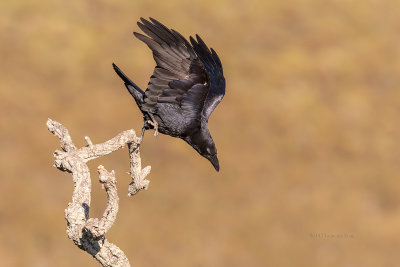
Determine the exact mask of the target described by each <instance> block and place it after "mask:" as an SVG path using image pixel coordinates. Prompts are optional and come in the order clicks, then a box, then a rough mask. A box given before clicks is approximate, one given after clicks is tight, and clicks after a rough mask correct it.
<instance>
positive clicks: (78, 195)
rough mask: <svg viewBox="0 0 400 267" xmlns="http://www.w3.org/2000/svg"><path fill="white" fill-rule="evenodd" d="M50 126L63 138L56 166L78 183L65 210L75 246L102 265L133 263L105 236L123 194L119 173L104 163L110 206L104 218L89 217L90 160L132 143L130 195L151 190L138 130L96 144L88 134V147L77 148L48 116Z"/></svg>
mask: <svg viewBox="0 0 400 267" xmlns="http://www.w3.org/2000/svg"><path fill="white" fill-rule="evenodd" d="M47 127H48V129H49V131H50V132H52V133H53V134H54V135H55V136H57V137H58V138H59V139H60V145H61V148H62V149H63V151H60V150H56V151H55V152H54V157H55V162H54V166H55V167H56V168H58V169H59V170H61V171H66V172H70V173H72V180H73V183H74V191H73V193H72V202H70V203H69V204H68V207H67V208H66V210H65V219H66V220H67V234H68V237H69V238H70V239H71V240H72V241H73V242H74V243H75V245H77V246H78V247H79V248H81V249H82V250H84V251H86V252H88V253H89V254H90V255H92V256H93V257H94V258H95V259H96V260H97V261H98V262H99V263H100V264H101V265H102V266H110V267H111V266H130V264H129V261H128V258H127V257H126V256H125V254H124V252H123V251H122V250H121V249H120V248H118V247H117V246H116V245H114V244H113V243H110V242H109V241H108V240H107V239H106V237H105V234H106V233H107V231H108V230H109V229H110V228H111V226H112V225H113V223H114V221H115V219H116V217H117V213H118V201H119V197H118V194H117V187H116V178H115V173H114V171H111V172H108V171H107V170H106V169H105V168H104V167H103V166H101V165H100V166H99V167H98V172H99V177H100V178H99V181H100V183H101V184H102V185H103V186H104V188H105V191H106V194H107V206H106V209H105V211H104V214H103V217H102V218H100V219H98V218H89V209H90V193H91V180H90V171H89V168H88V166H87V165H86V163H87V162H88V161H89V160H92V159H95V158H98V157H101V156H104V155H107V154H110V153H112V152H113V151H115V150H118V149H120V148H122V147H123V146H125V145H128V148H129V160H130V175H131V177H132V182H131V183H130V184H129V188H128V194H129V195H134V194H136V193H138V192H139V191H140V190H141V189H147V188H148V185H149V181H148V180H147V179H146V176H147V175H148V174H149V172H150V166H147V167H145V168H144V169H141V159H140V153H139V138H137V137H136V134H135V131H133V130H127V131H124V132H122V133H120V134H118V135H117V136H115V137H114V138H112V139H110V140H108V141H106V142H104V143H102V144H93V143H92V141H91V140H90V138H89V137H87V136H85V139H86V141H87V143H88V146H85V147H82V148H79V149H77V148H76V146H75V145H74V144H73V142H72V139H71V136H70V135H69V133H68V130H67V129H66V128H65V127H64V126H63V125H61V124H60V123H58V122H56V121H53V120H51V119H48V121H47Z"/></svg>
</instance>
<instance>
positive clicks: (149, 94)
mask: <svg viewBox="0 0 400 267" xmlns="http://www.w3.org/2000/svg"><path fill="white" fill-rule="evenodd" d="M150 20H151V22H150V21H147V20H145V19H143V18H141V22H138V26H139V28H140V29H141V30H142V31H143V32H144V33H145V34H146V35H147V36H146V35H143V34H140V33H136V32H135V33H134V34H135V36H136V37H137V38H138V39H139V40H141V41H143V42H144V43H146V44H147V46H148V47H149V48H150V49H151V50H152V51H153V57H154V60H155V62H156V63H157V66H156V67H155V69H154V72H153V75H152V76H151V78H150V82H149V84H148V86H147V90H146V91H145V96H144V104H143V106H142V108H143V110H145V111H147V112H152V111H155V110H156V109H157V108H158V106H157V105H158V104H159V103H170V104H175V105H178V106H179V107H180V108H181V109H182V112H183V113H184V115H185V118H187V119H188V120H190V121H193V122H197V121H199V118H200V116H201V112H202V110H203V107H204V101H205V99H206V96H207V93H208V90H209V86H208V78H207V73H206V71H205V68H204V66H203V63H202V62H201V60H200V59H199V58H198V56H197V55H196V53H195V52H194V50H193V48H192V46H191V45H190V44H189V42H188V41H187V40H186V39H185V38H184V37H182V35H180V34H179V33H178V32H176V31H174V30H169V29H168V28H166V27H165V26H164V25H162V24H161V23H160V22H158V21H156V20H154V19H152V18H150Z"/></svg>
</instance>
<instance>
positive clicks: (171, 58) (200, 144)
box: [113, 18, 225, 171]
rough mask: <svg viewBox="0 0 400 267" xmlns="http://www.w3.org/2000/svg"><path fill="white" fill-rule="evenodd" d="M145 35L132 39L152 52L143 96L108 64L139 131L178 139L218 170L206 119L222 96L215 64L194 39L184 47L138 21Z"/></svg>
mask: <svg viewBox="0 0 400 267" xmlns="http://www.w3.org/2000/svg"><path fill="white" fill-rule="evenodd" d="M140 20H141V21H140V22H138V23H137V24H138V26H139V28H140V29H141V30H142V31H143V32H144V33H145V34H146V35H147V36H146V35H143V34H140V33H137V32H134V33H133V34H134V35H135V36H136V37H137V38H138V39H139V40H141V41H143V42H144V43H146V44H147V45H148V47H149V48H150V49H151V50H152V51H153V57H154V60H155V61H156V63H157V66H156V67H155V69H154V72H153V75H152V76H151V77H150V81H149V83H148V85H147V90H146V91H145V92H144V91H143V90H141V89H140V88H139V86H137V85H136V84H135V83H134V82H133V81H132V80H130V79H129V78H128V77H127V76H126V75H125V74H124V73H123V72H122V71H121V70H120V69H119V68H118V67H117V66H116V65H115V64H114V63H113V67H114V70H115V71H116V73H117V74H118V75H119V77H121V79H122V80H123V81H124V82H125V86H126V88H127V89H128V91H129V93H130V94H131V95H132V96H133V98H134V99H135V101H136V104H137V105H138V107H139V109H140V110H141V111H142V113H143V116H144V126H143V128H142V137H143V134H144V130H147V129H155V135H157V133H158V132H160V133H163V134H167V135H170V136H173V137H179V138H181V139H183V140H185V141H186V142H187V143H188V144H189V145H191V146H192V147H193V148H194V149H196V151H197V152H198V153H200V155H202V156H203V157H205V158H207V159H208V160H209V161H210V162H211V163H212V165H213V166H214V168H215V169H216V170H217V171H219V162H218V157H217V149H216V147H215V144H214V141H213V139H212V137H211V134H210V131H209V130H208V125H207V123H208V118H209V117H210V115H211V113H212V112H213V110H214V109H215V107H216V106H217V105H218V104H219V102H221V100H222V98H223V96H224V94H225V78H224V75H223V71H222V64H221V61H220V59H219V57H218V55H217V53H215V51H214V50H213V49H212V48H211V50H210V49H209V48H208V47H207V45H206V44H205V43H204V42H203V40H202V39H201V38H200V37H199V36H198V35H197V34H196V39H197V40H195V39H194V38H193V37H192V36H190V43H189V42H188V41H187V40H186V39H185V38H184V37H183V36H182V35H181V34H179V33H178V32H176V31H175V30H173V29H168V28H167V27H165V26H164V25H163V24H161V23H160V22H158V21H157V20H155V19H152V18H150V21H148V20H145V19H143V18H140Z"/></svg>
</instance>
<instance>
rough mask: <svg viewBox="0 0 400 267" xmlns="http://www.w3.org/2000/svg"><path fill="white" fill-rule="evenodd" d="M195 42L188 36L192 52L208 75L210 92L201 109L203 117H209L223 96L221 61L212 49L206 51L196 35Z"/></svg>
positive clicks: (223, 79) (223, 81)
mask: <svg viewBox="0 0 400 267" xmlns="http://www.w3.org/2000/svg"><path fill="white" fill-rule="evenodd" d="M196 39H197V41H196V40H195V39H194V38H193V37H191V36H190V42H191V43H192V45H193V48H194V51H195V52H196V54H197V56H198V57H199V58H200V60H201V62H202V63H203V65H204V67H205V70H206V72H207V75H208V83H209V87H210V90H209V92H208V94H207V98H206V100H205V103H204V107H203V116H204V117H205V118H207V120H208V118H209V117H210V115H211V113H212V112H213V111H214V109H215V108H216V106H217V105H218V104H219V102H221V100H222V98H223V97H224V95H225V78H224V73H223V69H222V64H221V60H220V59H219V57H218V55H217V53H216V52H215V51H214V49H212V48H211V50H210V49H208V47H207V45H206V44H205V43H204V42H203V40H202V39H201V38H200V36H198V35H197V34H196Z"/></svg>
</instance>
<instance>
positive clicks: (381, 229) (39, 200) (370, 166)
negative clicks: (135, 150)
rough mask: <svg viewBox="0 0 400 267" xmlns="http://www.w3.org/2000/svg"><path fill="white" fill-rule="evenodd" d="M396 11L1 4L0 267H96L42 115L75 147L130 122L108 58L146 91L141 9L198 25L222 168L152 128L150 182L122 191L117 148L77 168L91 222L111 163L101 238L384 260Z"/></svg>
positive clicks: (208, 254) (148, 68)
mask: <svg viewBox="0 0 400 267" xmlns="http://www.w3.org/2000/svg"><path fill="white" fill-rule="evenodd" d="M399 14H400V2H399V1H395V0H392V1H391V0H367V1H355V0H354V1H350V0H348V1H347V0H329V1H317V0H314V1H312V0H297V1H296V0H288V1H277V0H263V1H261V0H260V1H256V0H246V1H244V0H236V1H210V0H207V1H180V0H170V1H165V2H161V1H122V0H117V1H105V0H99V1H51V0H40V1H39V0H25V1H11V0H5V1H1V2H0V33H1V34H0V38H1V40H0V53H1V57H0V58H1V64H0V112H1V121H0V131H1V138H0V142H1V149H0V160H1V173H2V174H1V194H0V240H1V242H0V258H1V261H2V263H1V266H55V265H57V266H98V263H97V262H96V261H95V260H94V259H92V258H91V257H90V256H89V255H88V254H86V253H85V252H83V251H81V250H79V249H78V248H77V247H76V246H75V245H74V244H73V243H72V242H71V241H70V240H68V238H67V236H66V233H65V230H66V222H65V220H64V209H65V208H66V205H67V203H68V202H69V201H70V200H71V195H72V188H73V187H72V179H71V176H70V174H67V173H61V172H60V171H58V170H57V169H55V168H53V167H52V164H53V156H52V153H53V151H54V150H55V149H59V141H58V139H57V138H56V137H54V136H53V135H52V134H50V133H49V132H48V131H47V128H46V126H45V122H46V120H47V118H52V119H54V120H57V121H59V122H61V123H63V124H64V125H65V126H66V127H67V128H68V129H69V131H70V133H71V135H72V138H73V141H74V142H75V144H76V145H77V146H83V145H85V142H84V139H83V137H84V136H85V135H88V136H90V137H91V139H92V141H93V142H94V143H100V142H103V141H105V140H108V139H110V138H111V137H113V136H115V135H116V134H118V133H119V132H121V131H123V130H126V129H131V128H134V129H135V130H136V131H140V129H141V126H142V123H143V122H142V115H141V114H140V112H139V110H138V108H137V107H136V104H135V103H134V101H133V99H132V98H131V96H130V95H129V93H128V92H127V91H126V89H125V88H124V86H123V84H122V82H121V81H120V79H119V78H118V77H117V76H116V75H115V73H114V71H113V69H112V67H111V63H112V62H115V63H116V64H117V65H118V66H119V67H121V69H123V70H124V71H125V72H126V73H127V74H129V76H130V77H131V78H132V79H133V80H134V81H135V82H136V83H137V84H138V85H139V86H141V87H142V88H145V87H146V86H145V85H147V82H148V79H149V77H150V75H151V73H152V72H153V67H154V61H153V58H152V56H151V52H150V50H149V49H148V48H147V47H146V46H145V45H144V44H143V43H141V42H140V41H139V40H137V39H135V38H134V37H133V35H132V32H133V31H138V30H139V29H138V27H137V26H136V21H137V20H138V19H139V18H140V17H141V16H142V17H145V18H147V17H149V16H151V17H154V18H156V19H158V20H160V21H161V22H163V23H164V24H166V25H167V26H168V27H171V28H174V29H176V30H178V31H179V32H181V33H182V34H183V35H184V36H185V37H188V36H189V35H191V34H195V33H198V34H200V36H201V37H202V38H203V39H204V40H205V41H206V43H207V44H208V45H210V46H211V47H213V48H214V49H215V50H216V51H217V52H218V54H219V55H220V57H221V60H222V62H223V65H224V72H225V76H226V79H227V94H226V96H225V98H224V100H223V102H222V103H221V104H220V105H219V106H218V108H217V109H216V110H215V112H214V113H213V115H212V116H211V118H210V123H209V126H210V130H211V133H212V135H213V137H214V140H215V142H216V145H217V148H218V154H219V158H220V165H221V171H220V172H219V173H217V172H215V171H214V169H213V167H212V166H211V164H210V163H209V162H208V161H207V160H205V159H204V158H201V157H200V156H199V155H198V154H197V153H196V152H195V151H194V150H193V149H192V148H190V147H189V146H188V145H187V144H186V143H184V142H183V141H181V140H178V139H174V138H170V137H167V136H162V135H161V136H159V137H158V138H154V137H153V136H152V134H153V132H152V131H149V132H147V133H146V136H145V139H144V142H143V144H142V147H141V152H142V164H143V166H146V165H151V166H152V172H151V174H150V176H149V179H150V180H151V183H150V188H149V190H148V191H145V192H141V193H139V195H137V196H135V197H133V198H128V197H127V185H128V183H129V182H130V179H129V176H128V174H127V173H126V172H127V171H128V169H129V166H128V155H127V150H126V149H125V150H120V151H117V152H115V153H113V154H111V155H109V156H107V157H103V158H100V159H97V160H95V161H93V162H90V167H91V169H92V182H93V195H92V207H91V210H90V212H91V216H93V217H94V216H100V215H101V214H102V212H103V210H104V205H105V201H106V197H105V194H104V192H103V191H102V189H101V188H100V186H99V184H98V182H97V179H98V176H97V173H96V172H95V170H96V167H97V165H99V164H103V165H104V166H105V167H106V168H107V169H108V170H111V169H114V170H115V171H116V173H117V180H118V189H119V194H120V197H121V200H120V211H119V215H118V217H117V221H116V223H115V224H114V226H113V227H112V228H111V230H110V231H109V233H108V235H107V237H108V238H109V240H110V241H111V242H114V243H115V244H116V245H118V246H119V247H120V248H122V249H123V250H124V252H125V253H126V254H127V256H128V258H129V259H130V261H131V264H132V265H133V266H143V267H144V266H175V267H180V266H209V267H214V266H232V267H233V266H254V267H258V266H260V267H262V266H304V267H306V266H307V267H308V266H364V267H368V266H397V265H398V264H399V262H400V256H399V254H398V250H399V248H400V206H399V204H400V181H399V173H400V90H399V88H398V85H399V84H400V78H399V77H400V18H399ZM326 234H327V235H329V236H325V235H326ZM333 234H334V235H335V236H331V235H333ZM346 234H347V235H350V237H349V236H348V237H345V236H344V235H346ZM336 235H338V236H336ZM340 235H342V236H340Z"/></svg>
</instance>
